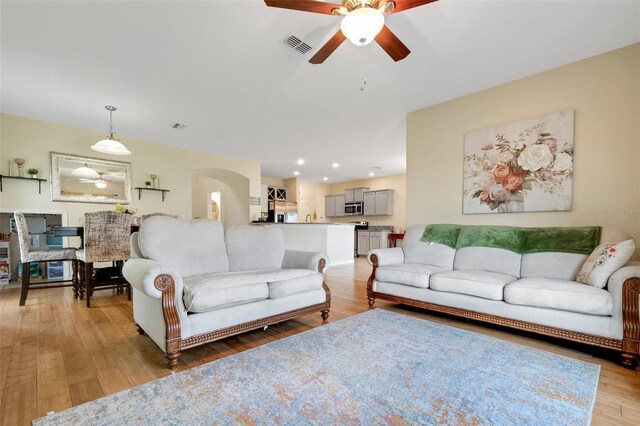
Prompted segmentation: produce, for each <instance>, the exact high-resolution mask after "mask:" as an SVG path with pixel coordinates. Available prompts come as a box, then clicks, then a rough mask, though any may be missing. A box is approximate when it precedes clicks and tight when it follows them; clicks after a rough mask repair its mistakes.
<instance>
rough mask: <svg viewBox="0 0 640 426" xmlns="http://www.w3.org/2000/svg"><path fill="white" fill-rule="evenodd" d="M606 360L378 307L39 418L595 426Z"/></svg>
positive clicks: (119, 421)
mask: <svg viewBox="0 0 640 426" xmlns="http://www.w3.org/2000/svg"><path fill="white" fill-rule="evenodd" d="M599 372H600V367H599V366H597V365H593V364H589V363H586V362H582V361H578V360H575V359H571V358H566V357H563V356H559V355H555V354H552V353H548V352H544V351H540V350H537V349H533V348H530V347H527V346H521V345H517V344H514V343H509V342H504V341H502V340H498V339H495V338H492V337H488V336H484V335H481V334H475V333H471V332H468V331H465V330H460V329H457V328H454V327H448V326H445V325H441V324H437V323H433V322H430V321H426V320H422V319H418V318H414V317H410V316H406V315H401V314H396V313H392V312H388V311H385V310H382V309H374V310H372V311H368V312H366V313H363V314H360V315H356V316H353V317H350V318H348V319H345V320H342V321H337V322H334V323H331V324H329V325H326V326H323V327H318V328H314V329H312V330H309V331H306V332H304V333H300V334H297V335H295V336H291V337H287V338H285V339H282V340H278V341H275V342H272V343H269V344H266V345H263V346H260V347H258V348H255V349H251V350H248V351H245V352H242V353H239V354H236V355H233V356H230V357H227V358H222V359H220V360H217V361H214V362H211V363H209V364H206V365H202V366H199V367H195V368H192V369H190V370H186V371H183V372H181V373H176V374H173V375H171V376H167V377H164V378H162V379H158V380H154V381H152V382H149V383H146V384H144V385H141V386H137V387H135V388H132V389H128V390H125V391H122V392H119V393H116V394H113V395H110V396H106V397H104V398H100V399H98V400H96V401H92V402H89V403H86V404H84V405H80V406H78V407H74V408H71V409H69V410H66V411H63V412H60V413H55V414H52V415H49V416H47V417H42V418H40V419H38V420H35V421H34V424H35V425H49V424H50V425H66V424H69V425H71V424H73V425H122V424H145V425H187V424H188V425H199V424H202V425H205V424H207V425H210V424H238V423H243V424H294V425H297V424H323V425H337V424H432V425H444V424H446V425H449V424H457V425H462V424H473V425H483V424H493V425H560V424H567V425H588V424H589V422H590V418H591V411H592V409H593V404H594V400H595V392H596V387H597V384H598V375H599Z"/></svg>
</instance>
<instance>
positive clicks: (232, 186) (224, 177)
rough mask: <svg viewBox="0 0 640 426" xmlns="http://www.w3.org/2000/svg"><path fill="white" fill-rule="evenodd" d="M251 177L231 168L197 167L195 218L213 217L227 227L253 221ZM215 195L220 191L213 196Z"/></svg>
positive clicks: (193, 182)
mask: <svg viewBox="0 0 640 426" xmlns="http://www.w3.org/2000/svg"><path fill="white" fill-rule="evenodd" d="M249 192H250V190H249V179H248V178H247V177H246V176H244V175H241V174H240V173H236V172H234V171H232V170H226V169H218V168H210V169H197V170H194V171H193V172H192V174H191V211H192V214H193V217H194V218H195V217H199V218H203V219H204V218H210V219H214V217H213V216H214V211H213V209H214V203H215V206H216V208H217V218H216V219H217V220H219V221H220V222H221V223H222V225H223V226H224V227H225V228H227V227H229V226H232V225H246V224H248V223H249V221H250V207H249ZM212 194H217V195H216V199H215V200H214V199H213V195H212Z"/></svg>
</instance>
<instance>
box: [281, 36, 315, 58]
mask: <svg viewBox="0 0 640 426" xmlns="http://www.w3.org/2000/svg"><path fill="white" fill-rule="evenodd" d="M282 42H283V43H284V44H285V45H286V46H289V47H290V48H291V49H293V50H295V51H296V52H298V53H300V54H302V55H304V54H305V53H307V52H309V51H310V50H311V49H313V48H312V47H311V46H309V45H308V44H307V43H305V42H304V41H302V39H301V38H300V37H298V36H297V35H295V34H293V33H292V34H289V35H288V36H287V37H285V39H284V40H282Z"/></svg>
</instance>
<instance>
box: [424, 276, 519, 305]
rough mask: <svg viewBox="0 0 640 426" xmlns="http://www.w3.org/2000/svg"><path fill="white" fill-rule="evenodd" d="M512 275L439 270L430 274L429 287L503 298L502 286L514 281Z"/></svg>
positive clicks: (493, 298)
mask: <svg viewBox="0 0 640 426" xmlns="http://www.w3.org/2000/svg"><path fill="white" fill-rule="evenodd" d="M515 280H516V277H514V276H513V275H507V274H500V273H498V272H488V271H481V270H464V271H449V272H440V273H438V274H434V275H432V276H431V280H430V282H429V288H431V289H432V290H436V291H447V292H449V293H459V294H468V295H470V296H477V297H482V298H484V299H491V300H503V289H504V286H505V285H507V284H509V283H511V282H513V281H515Z"/></svg>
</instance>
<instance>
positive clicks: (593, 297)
mask: <svg viewBox="0 0 640 426" xmlns="http://www.w3.org/2000/svg"><path fill="white" fill-rule="evenodd" d="M504 300H505V302H507V303H510V304H513V305H525V306H535V307H538V308H550V309H559V310H563V311H571V312H579V313H583V314H592V315H611V314H612V312H613V298H612V297H611V293H609V292H608V291H607V290H603V289H600V288H596V287H593V286H590V285H586V284H581V283H578V282H576V281H568V280H558V279H551V278H521V279H520V280H518V281H516V282H513V283H511V284H509V285H507V287H506V288H505V289H504Z"/></svg>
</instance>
